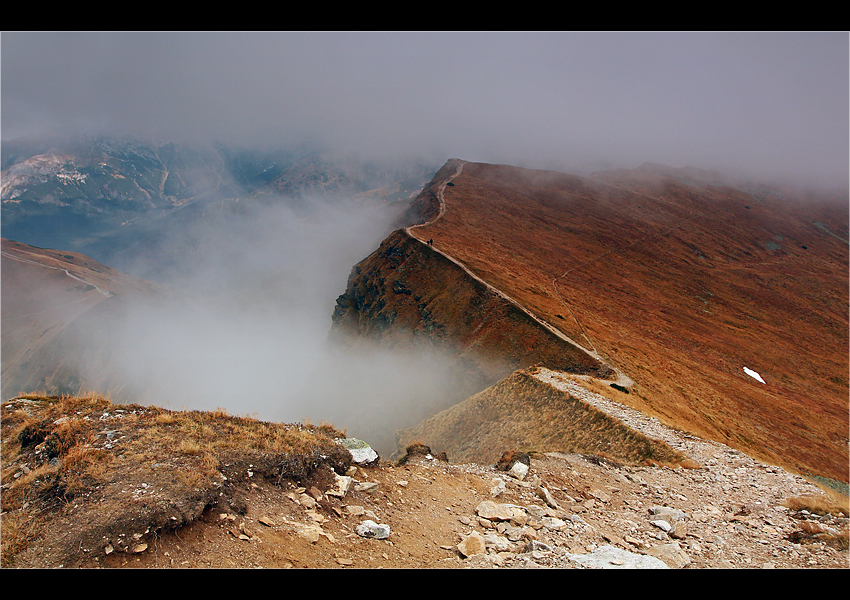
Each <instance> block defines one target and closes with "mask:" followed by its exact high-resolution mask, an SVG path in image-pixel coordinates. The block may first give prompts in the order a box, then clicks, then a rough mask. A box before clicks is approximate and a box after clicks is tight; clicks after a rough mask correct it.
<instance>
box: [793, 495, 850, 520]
mask: <svg viewBox="0 0 850 600" xmlns="http://www.w3.org/2000/svg"><path fill="white" fill-rule="evenodd" d="M782 505H783V506H785V508H789V509H791V510H797V511H799V510H807V511H809V512H810V513H814V514H817V515H832V516H835V517H837V516H844V517H848V516H850V501H848V499H847V498H829V497H823V496H794V497H792V498H788V499H786V500H785V502H783V503H782Z"/></svg>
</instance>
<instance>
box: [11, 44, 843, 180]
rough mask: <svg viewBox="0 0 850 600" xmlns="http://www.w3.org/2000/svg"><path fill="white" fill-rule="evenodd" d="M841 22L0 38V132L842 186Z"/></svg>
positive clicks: (12, 134)
mask: <svg viewBox="0 0 850 600" xmlns="http://www.w3.org/2000/svg"><path fill="white" fill-rule="evenodd" d="M849 53H850V49H848V34H847V32H834V33H828V32H827V33H818V32H815V33H796V32H789V33H734V32H733V33H640V32H637V33H617V32H612V33H604V32H603V33H584V32H577V33H571V32H545V33H537V32H527V33H507V32H492V33H478V32H466V33H464V32H433V33H430V32H366V33H358V32H352V33H337V32H328V33H321V32H318V33H302V32H280V33H277V32H269V33H250V32H248V33H228V32H221V33H190V32H187V33H179V32H178V33H172V32H165V33H133V32H129V33H97V32H95V33H63V32H60V33H37V32H36V33H15V32H12V33H9V32H4V33H2V136H3V139H11V138H15V137H20V136H24V135H32V134H39V133H58V132H60V131H62V132H64V131H87V132H93V131H103V132H116V133H133V134H135V135H139V136H144V137H154V138H159V139H162V138H168V139H175V140H186V139H191V138H198V139H218V140H223V141H235V142H239V143H244V144H253V143H261V142H262V143H267V142H282V143H290V142H291V141H293V140H298V139H302V138H305V137H309V138H311V139H314V140H316V141H318V142H321V143H324V144H328V145H330V146H332V147H334V148H338V149H342V150H356V151H359V152H365V153H374V152H377V153H388V154H417V153H420V152H429V153H434V154H436V155H437V156H438V157H442V158H446V159H447V158H450V157H457V158H462V159H466V160H475V161H487V162H505V163H510V164H517V165H522V166H530V167H538V168H558V169H560V170H568V171H572V172H582V171H583V170H584V171H586V170H588V169H593V168H607V167H621V166H622V167H636V166H638V165H640V164H641V163H643V162H647V161H651V162H660V163H664V164H669V165H672V166H677V167H678V166H685V165H693V166H698V167H703V168H717V169H721V170H724V171H727V172H728V171H729V170H730V169H742V170H744V171H746V172H749V173H751V174H754V175H756V176H758V177H760V178H763V179H768V178H773V177H775V176H783V177H790V178H794V179H807V180H812V181H818V182H821V183H827V184H836V183H837V184H841V185H846V184H847V181H848V161H850V156H848V128H849V127H850V126H849V125H848V112H850V107H848V87H850V82H848V71H849V70H850V67H848V54H849Z"/></svg>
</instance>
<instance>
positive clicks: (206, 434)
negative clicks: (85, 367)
mask: <svg viewBox="0 0 850 600" xmlns="http://www.w3.org/2000/svg"><path fill="white" fill-rule="evenodd" d="M2 433H3V435H2V464H3V470H2V485H3V490H4V491H3V511H4V513H3V521H2V539H3V561H4V562H3V564H4V566H7V565H11V564H12V563H13V562H14V560H15V557H16V556H17V555H19V554H20V553H21V552H24V551H25V550H26V548H27V547H28V544H29V543H30V541H31V540H32V539H33V538H34V536H37V535H42V534H44V528H45V527H48V526H49V525H48V524H49V523H50V522H51V520H50V519H45V518H42V517H43V516H44V515H49V514H51V513H53V512H56V511H59V512H61V513H66V512H69V513H75V512H78V513H79V514H80V515H81V516H80V517H77V518H75V517H73V516H69V517H68V522H69V523H72V524H73V525H70V528H71V529H72V530H73V529H74V528H75V527H79V528H80V530H79V532H77V533H78V535H79V536H81V538H80V539H83V538H85V536H86V535H94V533H91V532H99V533H100V536H102V535H103V532H104V531H106V530H108V529H109V527H110V525H109V519H110V518H119V517H116V516H115V515H124V516H122V517H120V518H122V519H124V518H135V517H132V516H127V515H126V514H125V513H126V512H127V511H128V510H130V511H132V510H133V508H132V506H130V505H128V503H127V501H126V500H120V499H116V498H112V497H110V496H109V495H104V494H106V490H109V489H114V488H115V486H120V487H124V486H126V485H127V484H129V485H133V484H134V483H135V482H141V481H145V482H147V485H148V486H149V488H150V489H157V490H159V492H160V493H161V494H163V495H164V497H165V498H171V500H168V501H166V503H165V504H164V505H163V506H168V505H170V506H177V505H180V504H182V503H185V502H187V500H191V499H195V500H191V502H196V501H197V500H198V499H201V498H207V499H208V500H201V501H202V502H204V501H212V500H213V499H214V498H217V497H219V495H220V494H219V491H218V490H219V489H220V488H221V485H222V481H229V480H231V479H234V478H235V479H238V478H239V477H243V476H244V473H245V471H246V467H247V466H248V465H252V468H253V470H255V471H256V472H257V473H258V474H260V475H263V476H269V477H275V478H276V479H279V478H300V477H305V476H306V475H307V474H309V473H310V472H311V470H312V469H315V468H316V467H317V466H318V465H319V464H323V463H329V464H331V465H332V466H333V468H339V469H342V468H344V467H346V466H347V461H349V460H350V455H349V454H348V452H347V451H346V450H344V449H343V448H342V447H341V446H340V445H339V444H337V443H336V442H335V439H336V438H340V437H344V434H343V433H341V432H339V431H337V430H336V429H335V428H334V427H333V426H332V425H331V424H328V423H323V424H322V425H321V426H319V427H314V426H311V425H309V424H308V425H302V424H284V423H268V422H262V421H258V420H256V419H253V418H249V417H238V416H231V415H228V414H227V412H226V411H225V410H222V409H217V410H215V411H210V412H206V411H183V412H172V411H167V410H165V409H162V408H159V407H155V406H139V405H115V404H112V402H111V401H110V400H109V398H107V397H104V396H101V395H97V394H89V395H86V396H80V397H72V396H53V397H49V396H42V395H38V394H30V395H28V396H26V397H24V399H23V400H17V399H16V400H13V401H11V402H8V403H4V404H3V405H2ZM340 465H341V466H340ZM112 503H114V504H115V505H114V506H112ZM140 506H141V508H140V509H139V510H143V511H144V510H150V511H154V513H152V514H151V515H148V516H146V515H139V518H150V519H153V520H159V521H164V523H166V524H168V523H169V521H168V517H167V516H162V515H160V514H159V513H157V512H156V511H159V510H160V509H159V508H156V505H150V506H147V505H140ZM145 506H147V508H145ZM201 508H202V506H201ZM192 510H194V511H196V510H197V509H190V508H185V509H183V510H182V511H181V514H185V513H186V511H192ZM82 515H85V517H83V516H82ZM77 521H79V523H77ZM87 532H89V533H87ZM70 533H73V531H72V532H70ZM70 533H69V535H70ZM98 539H99V537H98Z"/></svg>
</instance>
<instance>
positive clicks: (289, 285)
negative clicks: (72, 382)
mask: <svg viewBox="0 0 850 600" xmlns="http://www.w3.org/2000/svg"><path fill="white" fill-rule="evenodd" d="M397 213H398V209H397V208H396V209H392V208H391V207H388V206H386V205H379V204H363V203H362V202H355V201H352V200H351V199H349V198H300V199H299V200H298V202H297V207H296V206H293V202H292V201H291V199H287V198H266V199H265V200H264V201H263V202H255V203H249V206H248V208H245V209H240V210H239V211H234V210H232V209H231V208H227V209H224V210H223V211H222V212H221V213H219V214H214V215H212V216H209V215H208V216H207V217H206V218H205V219H199V220H197V221H195V222H192V223H189V224H188V225H187V224H186V223H181V224H180V226H179V227H175V228H173V229H168V228H167V227H166V228H165V231H164V232H163V233H162V235H161V237H160V238H159V239H158V244H157V245H156V246H155V247H152V248H149V250H148V252H147V253H146V252H144V251H139V252H134V253H131V254H130V255H129V256H128V257H127V258H126V259H125V260H124V264H122V267H123V268H124V269H125V270H126V271H128V272H131V273H140V274H144V273H146V272H150V273H151V275H152V279H155V280H156V281H157V282H159V283H162V284H165V285H167V286H168V287H169V288H170V289H171V290H173V292H174V295H173V296H172V297H170V298H169V299H167V300H159V299H158V300H157V301H153V302H149V303H144V304H139V303H136V302H134V303H132V304H129V305H128V306H127V307H126V311H127V312H126V313H122V314H123V315H124V316H123V317H122V321H121V323H120V326H119V327H118V328H117V330H112V332H111V333H110V335H111V337H112V340H111V341H112V343H113V344H114V348H115V350H114V354H113V356H112V357H111V358H112V361H113V364H114V365H115V367H116V369H117V370H118V371H119V373H118V374H117V378H118V379H119V380H120V381H122V382H126V388H123V389H121V390H114V392H113V393H114V394H115V395H116V396H121V395H122V394H125V393H126V392H127V391H128V390H131V391H133V392H134V393H135V390H140V393H141V398H134V400H135V401H139V400H141V401H142V402H143V403H152V404H156V405H159V406H164V407H167V408H170V409H174V410H182V409H203V410H211V409H213V408H219V407H220V408H225V409H227V410H228V412H229V413H231V414H239V415H246V414H250V415H253V416H256V417H259V418H262V419H264V420H275V421H285V422H300V421H304V420H306V421H309V422H312V423H314V424H318V423H320V422H322V421H327V422H331V423H333V424H334V425H336V426H337V427H339V428H341V429H342V428H344V429H347V430H348V433H349V435H357V434H358V433H359V434H360V435H362V436H365V437H369V438H370V441H372V443H373V444H375V445H376V447H380V448H381V449H382V450H383V451H384V452H389V451H391V450H393V449H394V448H393V446H392V442H393V440H394V427H398V426H402V425H404V426H412V425H414V424H415V423H416V422H418V420H420V419H421V418H424V417H427V416H428V415H429V411H430V412H433V407H435V406H437V405H439V404H440V402H441V398H442V393H443V392H445V390H441V386H442V385H443V384H444V382H445V381H446V380H447V378H446V369H448V368H449V366H450V364H449V360H448V359H447V358H445V357H441V356H440V355H439V354H437V353H435V352H434V351H427V350H424V349H423V350H422V351H414V350H405V351H399V350H398V349H395V350H393V349H391V350H379V349H374V350H364V349H362V348H361V349H358V351H357V352H352V351H348V350H347V349H346V348H345V346H344V345H341V344H340V343H336V342H334V341H331V340H330V339H329V333H330V330H331V324H332V320H331V315H332V314H333V310H334V306H335V301H336V298H337V297H338V296H339V295H340V294H341V293H343V292H344V291H345V286H346V282H347V279H348V276H349V274H350V273H351V270H352V268H353V266H354V265H355V264H356V263H357V262H359V261H360V260H362V259H363V258H365V257H366V256H367V255H368V254H370V253H371V252H372V251H373V250H375V249H376V248H377V247H378V245H379V244H380V242H381V240H382V239H383V238H384V237H385V236H386V235H387V234H388V232H389V231H390V224H391V220H392V219H393V218H394V217H396V216H397ZM163 264H167V268H163V266H162V265H163ZM81 367H83V369H84V370H85V368H86V365H81ZM98 367H99V365H94V368H95V370H97V368H98ZM113 376H115V374H113ZM417 416H418V419H417V418H416V417H417Z"/></svg>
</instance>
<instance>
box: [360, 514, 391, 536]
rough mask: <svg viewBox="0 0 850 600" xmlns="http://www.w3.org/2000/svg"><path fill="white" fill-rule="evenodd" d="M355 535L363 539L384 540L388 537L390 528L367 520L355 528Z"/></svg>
mask: <svg viewBox="0 0 850 600" xmlns="http://www.w3.org/2000/svg"><path fill="white" fill-rule="evenodd" d="M357 535H359V536H360V537H364V538H371V539H375V540H384V539H386V538H388V537H390V526H389V525H384V524H383V523H380V524H378V523H375V522H374V521H372V520H369V519H367V520H366V521H363V522H362V523H361V524H360V525H358V526H357Z"/></svg>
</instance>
